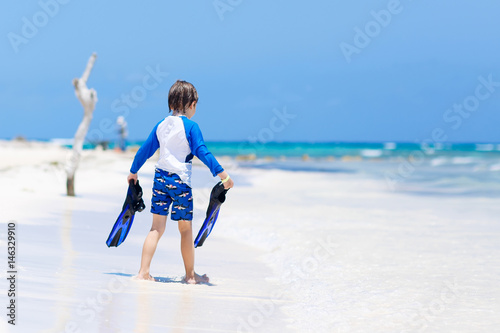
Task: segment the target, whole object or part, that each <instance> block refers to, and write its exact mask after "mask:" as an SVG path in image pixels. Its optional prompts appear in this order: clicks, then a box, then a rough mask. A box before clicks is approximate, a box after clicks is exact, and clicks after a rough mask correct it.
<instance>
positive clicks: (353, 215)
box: [0, 142, 500, 333]
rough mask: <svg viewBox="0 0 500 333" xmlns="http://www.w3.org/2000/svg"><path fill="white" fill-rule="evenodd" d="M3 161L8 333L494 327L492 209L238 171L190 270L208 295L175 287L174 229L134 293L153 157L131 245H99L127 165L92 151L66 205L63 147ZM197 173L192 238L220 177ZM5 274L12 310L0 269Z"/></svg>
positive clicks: (499, 322)
mask: <svg viewBox="0 0 500 333" xmlns="http://www.w3.org/2000/svg"><path fill="white" fill-rule="evenodd" d="M0 154H1V156H2V158H1V160H0V182H1V183H2V186H1V188H2V191H0V200H1V202H2V205H1V208H2V219H1V220H0V223H1V224H2V225H0V237H1V238H0V250H1V252H2V253H4V255H3V257H4V258H5V257H6V256H7V255H6V252H7V250H6V230H7V225H6V224H7V222H9V221H16V224H17V252H18V258H17V268H18V276H17V278H18V282H17V287H16V288H17V292H18V297H17V320H16V326H15V327H12V326H11V325H8V324H7V323H6V319H5V314H3V315H2V316H3V317H4V319H3V320H1V321H0V331H1V332H238V331H239V332H288V331H290V332H339V333H340V332H384V333H385V332H496V331H498V327H499V326H500V319H498V313H500V285H499V284H498V280H499V279H500V259H499V258H500V245H499V244H500V242H499V240H500V225H499V222H498V221H499V219H498V216H500V206H499V205H498V198H488V197H467V198H464V197H461V196H440V197H439V196H432V195H427V196H426V195H411V194H408V193H401V192H391V191H389V190H388V188H387V186H386V184H385V181H384V180H383V179H374V178H373V177H369V176H368V175H366V174H365V173H362V172H358V173H342V172H339V173H319V172H317V173H313V172H291V171H280V170H261V169H251V168H238V167H235V166H234V163H231V164H232V165H233V167H231V168H229V170H228V171H229V172H230V174H231V175H232V176H233V178H234V180H235V183H236V186H235V188H234V189H232V190H230V191H229V193H228V196H227V202H226V203H225V204H224V205H223V207H222V209H221V214H220V217H219V220H218V222H217V224H216V226H215V228H214V230H213V232H212V234H211V235H210V237H209V239H208V240H207V241H206V243H205V245H203V247H201V248H198V249H196V270H197V271H198V273H202V274H203V273H206V274H208V275H209V276H210V280H211V285H195V286H192V285H186V284H183V283H180V281H181V276H182V273H183V266H182V259H181V256H180V251H179V236H178V231H177V228H176V225H175V224H173V223H171V222H170V223H169V222H168V223H167V231H166V232H165V235H164V236H163V238H162V240H161V241H160V244H159V247H158V250H157V253H156V255H155V257H154V259H153V264H152V267H151V270H152V271H151V273H152V275H153V276H155V277H156V278H157V279H158V280H159V282H155V283H153V282H141V281H135V280H133V279H132V276H133V275H135V274H136V273H137V271H138V268H139V261H140V253H141V248H142V243H143V241H144V237H145V236H146V234H147V232H148V230H149V228H150V226H151V214H150V213H149V207H150V202H149V201H150V198H151V184H152V173H153V171H154V161H149V162H148V163H147V164H146V165H145V166H144V167H143V168H142V171H141V172H140V173H139V179H140V181H141V185H142V187H143V189H144V192H145V202H146V205H147V207H148V208H147V210H145V211H144V212H142V213H138V214H136V219H135V221H134V225H133V227H132V229H131V231H130V234H129V236H128V238H127V240H126V241H125V242H124V243H123V244H122V245H120V246H119V247H118V248H111V249H108V248H107V246H106V244H105V240H106V238H107V236H108V234H109V231H110V230H111V227H112V225H113V223H114V221H115V219H116V217H117V214H118V213H119V211H120V209H121V205H122V202H123V199H124V196H125V192H126V187H127V184H126V176H127V174H128V169H129V167H130V164H131V162H132V157H133V155H132V154H128V153H127V154H120V153H116V152H113V151H85V152H84V158H83V161H82V163H81V166H80V169H79V170H78V171H77V174H76V184H75V187H76V193H77V196H76V197H74V198H69V197H66V196H65V182H66V179H65V174H64V170H63V165H64V161H65V158H66V155H67V151H66V150H64V149H62V148H58V147H55V146H51V145H48V144H41V143H15V142H0ZM220 161H221V164H222V165H223V166H224V165H225V163H224V162H226V165H227V163H228V161H227V160H226V161H225V159H220ZM311 163H313V162H311ZM332 163H333V162H332ZM335 163H339V164H340V163H341V162H335ZM366 167H369V166H366ZM193 175H194V176H193V188H194V195H195V217H194V223H193V224H194V229H195V230H197V229H198V228H199V226H200V225H201V222H202V220H203V218H204V215H205V210H206V205H207V199H208V194H209V192H210V189H211V187H212V186H213V185H214V184H215V183H216V179H214V178H212V177H211V175H210V174H209V171H208V169H207V168H205V167H203V166H195V167H194V172H193ZM0 267H1V269H0V274H1V275H2V276H1V277H2V278H1V281H2V282H1V283H0V289H1V290H2V292H1V293H2V297H0V300H1V302H2V308H4V309H5V306H6V305H7V302H8V299H7V297H6V290H7V282H6V273H5V272H6V271H7V262H6V259H3V262H0ZM4 304H5V306H4ZM4 312H6V310H4Z"/></svg>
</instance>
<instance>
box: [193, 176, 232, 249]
mask: <svg viewBox="0 0 500 333" xmlns="http://www.w3.org/2000/svg"><path fill="white" fill-rule="evenodd" d="M227 191H228V190H226V189H225V188H224V185H223V184H222V182H218V183H217V184H216V185H215V186H214V188H213V189H212V192H211V193H210V203H209V204H208V208H207V217H206V218H205V222H203V225H202V226H201V229H200V231H199V232H198V236H196V239H195V240H194V247H198V246H202V245H203V243H204V242H205V239H207V237H208V235H210V232H211V231H212V229H213V227H214V225H215V222H216V221H217V217H218V216H219V210H220V206H221V205H222V204H223V203H224V201H226V193H227Z"/></svg>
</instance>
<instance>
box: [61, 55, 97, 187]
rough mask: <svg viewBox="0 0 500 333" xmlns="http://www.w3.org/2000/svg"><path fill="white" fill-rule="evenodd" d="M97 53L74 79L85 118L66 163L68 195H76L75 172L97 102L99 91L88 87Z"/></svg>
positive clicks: (76, 134)
mask: <svg viewBox="0 0 500 333" xmlns="http://www.w3.org/2000/svg"><path fill="white" fill-rule="evenodd" d="M96 58H97V55H96V54H95V53H93V54H92V55H91V56H90V59H89V61H88V63H87V67H86V68H85V71H84V72H83V75H82V77H81V78H79V79H73V86H74V87H75V95H76V97H77V98H78V100H79V101H80V103H81V104H82V106H83V120H82V122H81V123H80V126H78V129H77V131H76V133H75V139H74V142H73V152H72V154H71V157H70V158H69V159H68V161H67V164H66V175H67V182H66V192H67V195H68V196H75V172H76V169H77V168H78V164H79V163H80V156H81V154H82V150H83V142H84V140H85V136H86V135H87V132H88V130H89V126H90V122H91V121H92V116H93V114H94V109H95V104H96V103H97V93H96V91H95V90H94V89H89V88H87V80H88V78H89V75H90V72H91V71H92V67H94V62H95V59H96Z"/></svg>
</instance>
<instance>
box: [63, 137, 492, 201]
mask: <svg viewBox="0 0 500 333" xmlns="http://www.w3.org/2000/svg"><path fill="white" fill-rule="evenodd" d="M142 143H143V142H141V141H137V142H128V144H127V146H128V147H136V148H137V147H138V146H140V145H141V144H142ZM206 144H207V147H208V148H209V150H210V151H211V152H212V153H213V154H214V155H216V156H217V157H224V156H226V157H231V158H232V159H233V160H234V161H236V163H235V165H237V167H240V168H247V167H251V168H261V169H279V170H288V171H306V172H328V173H338V174H339V175H342V174H347V173H357V174H361V175H365V176H367V177H370V178H377V179H385V181H386V184H387V189H389V190H395V191H403V192H407V193H412V194H418V195H440V196H443V195H462V196H463V195H467V196H481V197H499V198H500V144H499V143H443V144H434V145H428V144H420V143H395V142H381V143H342V142H338V143H337V142H329V143H305V142H294V143H292V142H283V143H278V142H269V143H265V144H263V143H251V142H207V143H206ZM66 146H70V145H66ZM94 147H95V146H94V145H91V144H87V145H86V148H87V149H91V148H94ZM107 148H109V149H113V148H114V144H113V143H110V144H109V145H108V146H107Z"/></svg>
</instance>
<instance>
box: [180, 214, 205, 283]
mask: <svg viewBox="0 0 500 333" xmlns="http://www.w3.org/2000/svg"><path fill="white" fill-rule="evenodd" d="M178 223H179V232H180V233H181V253H182V259H183V260H184V268H185V269H186V276H185V277H184V281H186V282H187V283H190V284H194V283H201V282H208V281H209V279H208V276H207V275H206V274H204V275H202V276H200V275H198V274H196V273H195V271H194V243H193V228H192V223H191V221H184V220H181V221H179V222H178Z"/></svg>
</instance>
